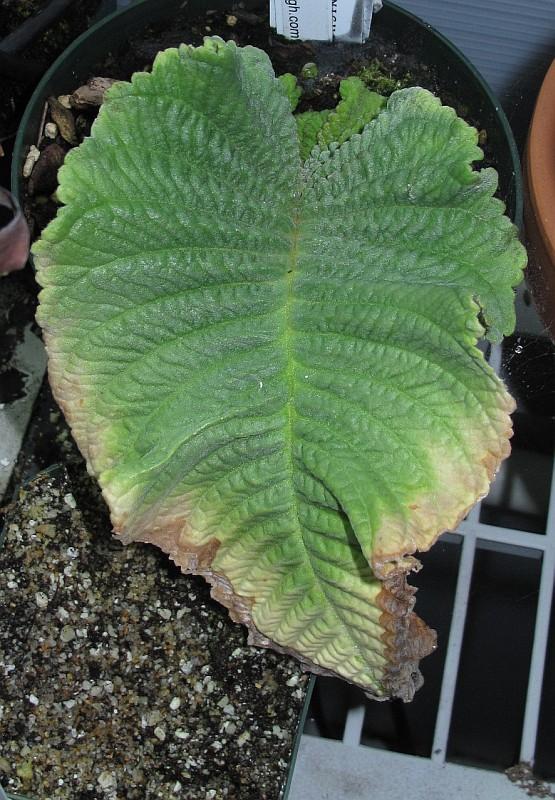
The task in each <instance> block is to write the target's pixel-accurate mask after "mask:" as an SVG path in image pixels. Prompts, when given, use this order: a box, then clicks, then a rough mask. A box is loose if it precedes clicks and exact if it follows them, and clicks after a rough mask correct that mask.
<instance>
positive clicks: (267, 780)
mask: <svg viewBox="0 0 555 800" xmlns="http://www.w3.org/2000/svg"><path fill="white" fill-rule="evenodd" d="M109 532H110V523H109V520H108V517H107V514H106V513H105V511H104V508H103V504H102V502H101V500H100V498H99V494H98V489H97V488H96V485H95V484H94V482H93V481H91V479H90V478H88V476H87V475H86V473H85V472H84V471H81V472H80V473H79V474H76V473H75V472H74V475H73V479H72V480H71V481H70V480H69V479H68V476H67V473H66V472H65V470H63V469H62V468H55V469H54V470H53V471H51V472H50V473H46V474H45V473H43V474H42V475H41V476H40V477H39V478H37V479H36V480H35V481H34V482H33V483H31V484H30V485H29V486H27V487H26V488H25V489H22V490H20V492H19V496H18V498H17V502H16V503H14V505H13V506H12V507H11V508H9V509H8V510H7V514H6V520H5V526H4V534H5V541H4V546H3V547H2V548H0V606H1V607H2V609H3V613H2V615H1V616H0V674H1V676H2V677H1V679H0V784H1V785H2V786H4V788H5V789H6V790H8V791H11V792H18V793H24V794H26V795H27V796H30V797H34V798H36V800H46V798H52V799H54V798H55V799H56V800H96V799H97V798H98V799H100V798H104V800H117V799H119V798H121V799H123V798H126V800H154V798H161V799H163V800H169V798H172V797H175V798H176V799H177V798H181V800H209V799H210V798H213V800H278V798H279V797H280V795H281V791H282V789H283V787H284V784H285V781H286V778H287V772H288V768H289V763H290V758H291V747H292V743H293V740H294V737H295V734H296V730H297V726H298V721H299V716H300V713H301V710H302V707H303V703H304V700H305V695H306V687H307V682H308V676H307V675H305V674H303V673H302V672H301V669H300V666H299V665H298V663H297V662H296V661H294V660H293V659H290V658H285V657H283V656H281V655H278V654H277V653H273V652H271V651H267V650H264V651H263V650H260V649H259V648H257V649H255V648H251V647H249V646H248V645H247V643H246V632H245V630H244V628H242V627H240V626H238V625H234V624H232V623H231V622H230V620H229V617H228V614H227V611H226V610H225V609H224V608H223V607H221V606H219V605H218V604H216V603H214V602H213V601H212V600H211V599H210V596H209V590H208V587H207V585H206V584H205V582H204V581H203V580H202V579H201V578H196V577H191V576H185V575H182V574H181V572H180V571H179V570H178V569H177V568H176V567H174V566H172V564H171V562H169V560H168V559H167V558H166V557H165V556H164V555H163V554H162V553H161V552H160V551H159V550H157V549H156V548H154V547H150V546H144V545H130V546H127V547H123V546H122V545H121V544H120V543H118V542H117V541H115V540H114V539H113V538H112V537H111V536H110V535H109Z"/></svg>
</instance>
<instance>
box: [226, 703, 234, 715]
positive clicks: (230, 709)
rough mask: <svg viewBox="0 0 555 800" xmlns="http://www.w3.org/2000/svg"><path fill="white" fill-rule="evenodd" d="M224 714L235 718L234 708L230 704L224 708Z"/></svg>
mask: <svg viewBox="0 0 555 800" xmlns="http://www.w3.org/2000/svg"><path fill="white" fill-rule="evenodd" d="M224 714H227V715H228V716H230V717H234V716H235V707H234V706H232V705H231V703H228V705H227V706H224Z"/></svg>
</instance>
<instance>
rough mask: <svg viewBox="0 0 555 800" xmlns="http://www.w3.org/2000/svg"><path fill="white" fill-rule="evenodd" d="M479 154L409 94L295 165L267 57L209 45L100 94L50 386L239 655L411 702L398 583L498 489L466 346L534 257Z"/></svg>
mask: <svg viewBox="0 0 555 800" xmlns="http://www.w3.org/2000/svg"><path fill="white" fill-rule="evenodd" d="M476 141H477V135H476V132H475V130H474V129H472V128H470V127H469V126H468V125H466V123H464V122H463V121H462V120H460V119H458V118H457V117H456V115H455V113H454V111H453V110H452V109H450V108H447V107H443V106H442V105H441V104H440V102H439V101H438V100H437V99H436V98H435V97H434V96H432V95H431V94H430V93H428V92H427V91H424V90H422V89H418V88H415V89H408V90H402V91H399V92H397V93H395V94H394V95H392V97H391V98H390V100H389V102H388V104H387V108H385V109H384V110H383V111H382V112H381V113H380V114H379V115H378V116H377V117H376V118H375V119H374V120H373V121H372V122H370V123H369V124H368V125H367V126H366V127H365V129H364V131H363V132H362V134H361V135H354V136H352V137H351V138H350V139H349V140H348V141H347V142H345V143H344V144H342V145H341V146H339V147H334V148H330V149H320V148H315V150H314V151H313V153H312V155H311V156H310V158H309V159H308V161H307V162H306V163H305V164H304V165H302V162H301V159H300V157H299V142H298V137H297V130H296V123H295V119H294V117H293V114H292V112H291V105H290V102H289V100H288V97H287V92H286V91H285V90H284V87H283V86H282V85H281V83H280V82H279V81H278V80H277V79H276V78H275V76H274V73H273V70H272V68H271V65H270V62H269V59H268V58H267V56H266V55H265V54H264V53H263V52H261V51H259V50H257V49H254V48H252V47H245V48H238V47H236V45H235V44H234V43H232V42H228V43H224V42H223V41H222V40H219V39H207V40H206V41H205V44H204V45H203V46H202V47H200V48H193V47H190V46H181V48H180V49H179V50H176V49H171V50H166V51H164V52H162V53H160V54H159V55H158V56H157V58H156V61H155V63H154V66H153V70H152V73H150V74H146V73H139V74H136V75H135V76H134V77H133V80H132V82H131V83H119V84H117V85H115V86H114V87H113V88H111V89H110V90H109V91H108V92H107V95H106V101H105V104H104V105H103V107H102V110H101V112H100V115H99V117H98V119H97V120H96V122H95V124H94V126H93V130H92V133H91V136H90V138H88V139H86V140H85V141H84V142H83V144H82V145H81V146H80V147H79V148H77V149H75V150H73V151H72V152H70V153H69V155H68V156H67V159H66V162H65V165H64V166H63V167H62V169H61V170H60V176H59V177H60V188H59V191H58V196H59V198H60V201H61V202H62V203H63V204H65V205H64V207H63V208H61V209H60V211H59V213H58V215H57V217H56V219H55V220H54V221H53V222H52V223H51V224H50V225H49V226H48V228H47V229H46V230H45V231H44V233H43V236H42V239H41V240H40V241H39V242H38V243H37V244H36V245H35V248H34V254H35V260H36V265H37V269H38V278H39V281H40V283H41V284H42V286H43V287H44V288H43V290H42V292H41V298H40V310H39V320H40V323H41V325H42V326H43V328H44V332H45V337H46V342H47V347H48V352H49V369H50V380H51V383H52V386H53V389H54V392H55V394H56V397H57V399H58V401H59V402H60V404H61V406H62V407H63V409H64V411H65V414H66V416H67V418H68V420H69V422H70V424H71V427H72V430H73V433H74V436H75V438H76V440H77V442H78V444H79V446H80V448H81V451H82V452H83V454H84V456H85V457H86V459H87V462H88V465H89V469H90V470H91V471H92V472H93V473H94V474H95V475H96V476H97V478H98V480H99V482H100V485H101V486H102V489H103V493H104V496H105V498H106V500H107V502H108V504H109V506H110V510H111V514H112V520H113V524H114V529H115V531H116V532H117V533H118V534H119V536H120V537H121V538H122V539H123V541H124V542H130V541H135V540H139V541H146V542H153V543H154V544H156V545H158V546H159V547H161V548H162V549H163V550H165V551H166V552H167V553H168V554H169V555H170V556H171V558H172V559H173V560H174V561H175V562H176V563H177V564H179V565H180V566H181V568H182V569H183V570H185V571H189V572H194V573H198V574H201V575H204V576H205V577H206V579H207V580H208V581H210V582H211V583H212V585H213V589H212V591H213V594H214V596H215V597H216V598H217V599H218V600H219V601H220V602H222V603H224V604H225V605H226V606H227V607H228V608H229V609H230V612H231V615H232V618H233V619H235V620H237V621H240V622H243V623H244V624H246V625H247V626H248V628H249V631H250V641H251V642H253V643H255V644H259V645H262V646H270V647H275V648H276V649H278V650H279V651H282V652H287V653H292V654H294V655H296V656H297V657H298V658H299V659H300V660H301V661H302V662H303V663H304V665H305V666H306V667H308V668H311V669H313V670H315V671H317V672H321V673H324V674H334V675H339V676H341V677H343V678H345V679H346V680H348V681H352V682H353V683H356V684H358V685H360V686H362V687H364V688H365V689H366V691H367V692H368V693H369V694H371V695H372V696H375V697H378V698H385V697H388V696H399V697H402V698H404V699H406V700H407V699H410V698H411V697H412V694H413V692H414V690H415V688H417V686H418V685H419V683H420V678H419V673H418V670H417V662H418V659H419V658H420V657H421V656H423V655H425V654H426V653H428V652H429V651H430V650H431V649H433V645H434V636H433V633H432V632H431V631H429V630H428V629H427V628H426V626H425V625H424V623H422V621H421V620H419V619H418V617H417V616H416V615H415V614H414V613H413V612H412V607H413V604H414V597H413V590H412V589H411V588H410V587H409V586H408V585H407V583H406V573H407V572H408V571H410V569H412V568H414V567H415V566H416V565H417V562H416V561H415V559H414V557H413V556H412V554H413V553H414V552H415V551H416V550H426V549H427V548H429V547H430V546H431V545H432V544H433V542H434V541H435V540H436V538H437V537H438V535H439V534H440V533H441V532H442V531H443V530H445V529H448V528H451V527H453V526H454V525H456V524H457V522H458V520H459V519H460V518H461V517H462V516H463V515H464V514H465V512H466V511H467V510H468V509H469V508H470V507H471V506H472V505H473V503H474V502H475V501H476V500H477V499H478V498H480V497H482V496H483V495H484V494H485V493H486V492H487V490H488V485H489V481H490V479H491V476H492V475H493V473H494V472H495V470H496V469H497V466H498V464H499V462H500V459H502V458H503V457H504V456H506V455H507V453H508V451H509V436H510V430H511V423H510V417H509V414H510V412H511V410H512V408H513V402H512V400H511V398H510V396H509V395H508V394H507V392H506V391H505V388H504V386H503V384H502V383H501V382H500V381H499V380H498V378H497V377H496V376H495V374H494V373H493V372H492V370H491V369H490V368H489V366H488V365H487V364H486V363H485V361H484V359H483V357H482V355H481V353H480V352H479V350H478V349H477V347H476V341H477V338H478V337H480V336H481V335H482V334H483V328H482V326H481V324H480V322H479V318H478V315H479V312H481V318H482V319H484V320H485V321H486V324H487V326H488V328H487V335H488V336H489V337H490V338H491V339H492V340H494V341H498V340H499V338H500V337H501V335H502V334H503V333H508V332H510V331H511V330H512V328H513V322H514V320H513V291H512V289H511V287H512V286H513V285H515V284H516V283H517V282H518V281H519V280H520V277H521V270H522V268H523V265H524V261H525V257H524V251H523V249H522V247H521V245H520V244H519V242H518V240H517V237H516V233H515V229H514V227H513V226H512V224H511V223H510V221H509V220H508V219H507V218H506V217H504V216H503V205H502V204H501V202H500V201H498V200H496V199H493V198H492V195H493V193H494V191H495V189H496V174H495V172H493V171H492V170H491V169H486V170H483V171H481V172H475V171H472V169H471V167H470V164H471V162H472V161H474V160H475V159H479V158H481V155H482V154H481V151H480V150H479V148H478V147H477V144H476Z"/></svg>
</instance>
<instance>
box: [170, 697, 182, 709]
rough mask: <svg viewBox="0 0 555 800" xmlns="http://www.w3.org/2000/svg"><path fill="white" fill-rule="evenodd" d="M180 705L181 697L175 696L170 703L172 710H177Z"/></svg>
mask: <svg viewBox="0 0 555 800" xmlns="http://www.w3.org/2000/svg"><path fill="white" fill-rule="evenodd" d="M180 705H181V700H180V699H179V697H173V698H172V701H171V703H170V708H171V710H172V711H177V709H178V708H179V706H180Z"/></svg>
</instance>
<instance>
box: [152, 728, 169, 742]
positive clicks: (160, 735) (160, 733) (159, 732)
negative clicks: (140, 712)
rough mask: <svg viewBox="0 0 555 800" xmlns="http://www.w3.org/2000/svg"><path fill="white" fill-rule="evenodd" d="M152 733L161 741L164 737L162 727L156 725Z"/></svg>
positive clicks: (164, 732) (164, 733)
mask: <svg viewBox="0 0 555 800" xmlns="http://www.w3.org/2000/svg"><path fill="white" fill-rule="evenodd" d="M154 735H155V736H156V738H157V739H159V740H160V741H161V742H163V741H164V740H165V738H166V731H165V730H164V728H160V727H159V726H158V727H157V728H154Z"/></svg>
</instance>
